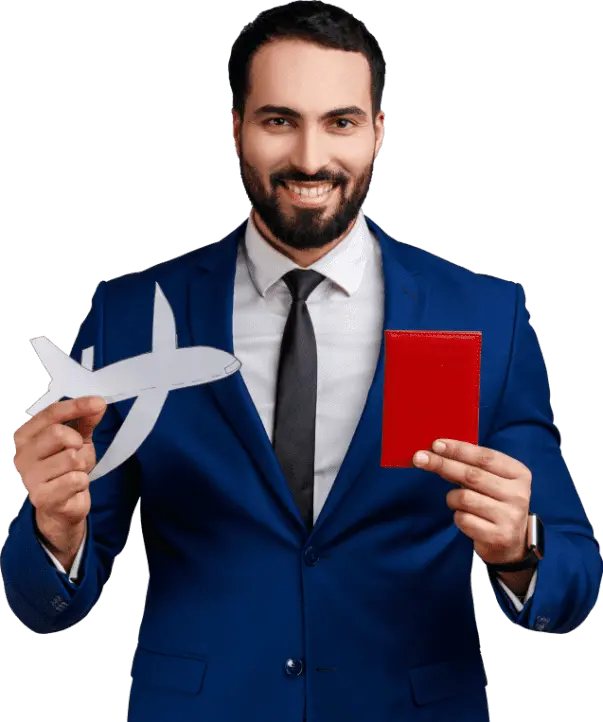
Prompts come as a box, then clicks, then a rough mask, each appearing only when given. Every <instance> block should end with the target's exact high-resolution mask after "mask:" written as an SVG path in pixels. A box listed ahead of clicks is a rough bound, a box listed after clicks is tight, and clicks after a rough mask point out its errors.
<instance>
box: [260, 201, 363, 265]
mask: <svg viewBox="0 0 603 722" xmlns="http://www.w3.org/2000/svg"><path fill="white" fill-rule="evenodd" d="M251 214H252V216H253V222H254V223H255V225H256V228H257V229H258V231H259V232H260V233H261V235H262V237H263V238H264V239H265V241H266V242H267V243H269V244H270V245H271V246H272V247H273V248H274V249H275V250H277V251H278V252H279V253H282V254H283V255H284V256H287V258H290V259H291V260H292V261H293V262H294V263H297V265H298V266H300V267H301V268H307V267H308V266H311V265H312V264H313V263H316V261H318V259H319V258H322V257H323V256H326V255H327V253H329V251H332V250H333V248H335V246H337V245H338V244H339V243H341V241H342V240H343V239H344V238H345V237H346V236H347V235H348V233H349V232H350V231H351V230H352V228H353V227H354V223H356V218H357V217H358V216H356V218H354V219H353V220H352V222H351V223H350V225H349V226H348V227H347V228H346V230H345V231H344V232H343V233H342V234H341V235H340V236H339V237H338V238H335V240H333V241H331V242H330V243H327V244H326V245H325V246H322V247H321V248H308V249H306V250H299V249H298V248H291V246H288V245H286V244H285V243H283V241H281V240H280V239H278V238H277V237H276V236H275V235H273V234H272V233H271V232H270V230H269V229H268V227H267V226H266V224H265V223H264V221H263V220H262V219H261V218H260V216H258V214H257V213H256V212H255V208H253V209H252V211H251Z"/></svg>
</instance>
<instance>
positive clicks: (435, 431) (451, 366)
mask: <svg viewBox="0 0 603 722" xmlns="http://www.w3.org/2000/svg"><path fill="white" fill-rule="evenodd" d="M481 348H482V333H481V331H385V376H384V387H383V431H382V437H381V466H382V467H386V466H395V467H414V468H417V467H415V465H414V464H413V463H412V457H413V456H414V455H415V453H416V452H417V451H419V450H420V449H431V445H432V444H433V442H434V441H435V440H436V439H438V438H446V439H458V440H460V441H468V442H470V443H471V444H477V441H478V427H479V382H480V361H481Z"/></svg>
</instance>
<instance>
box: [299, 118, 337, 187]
mask: <svg viewBox="0 0 603 722" xmlns="http://www.w3.org/2000/svg"><path fill="white" fill-rule="evenodd" d="M290 157H291V164H292V165H293V166H294V167H295V168H297V169H298V170H300V171H301V172H303V173H305V174H306V175H308V176H310V177H312V176H314V175H315V174H316V173H318V171H320V170H321V169H322V168H325V167H327V166H328V164H329V160H330V158H329V155H328V148H327V142H326V139H325V138H324V137H323V136H322V134H321V131H320V130H318V129H317V128H314V127H306V128H303V129H302V130H301V131H300V132H299V134H298V136H297V138H296V139H295V146H294V148H293V150H292V152H291V156H290Z"/></svg>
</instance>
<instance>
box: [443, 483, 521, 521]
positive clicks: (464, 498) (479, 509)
mask: <svg viewBox="0 0 603 722" xmlns="http://www.w3.org/2000/svg"><path fill="white" fill-rule="evenodd" d="M446 504H448V506H449V507H450V508H451V509H455V510H457V511H464V512H467V513H469V514H473V515H474V516H477V517H479V518H480V519H485V520H486V521H490V522H492V523H493V524H500V523H502V522H503V521H504V520H505V518H506V508H507V507H506V504H504V503H503V502H501V501H497V500H496V499H493V498H492V497H490V496H486V495H485V494H480V493H479V492H477V491H474V490H473V489H453V490H452V491H449V492H448V493H447V494H446Z"/></svg>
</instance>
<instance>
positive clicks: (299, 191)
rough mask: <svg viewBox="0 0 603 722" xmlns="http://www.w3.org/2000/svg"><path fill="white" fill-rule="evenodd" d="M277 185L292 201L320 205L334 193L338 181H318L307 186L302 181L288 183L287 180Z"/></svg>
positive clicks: (304, 204) (303, 204)
mask: <svg viewBox="0 0 603 722" xmlns="http://www.w3.org/2000/svg"><path fill="white" fill-rule="evenodd" d="M278 185H279V187H280V188H282V189H283V192H284V193H285V195H286V196H288V197H289V198H290V199H291V200H292V201H293V202H294V203H297V204H298V205H302V206H312V207H313V206H321V205H323V204H325V203H326V202H327V201H328V200H329V199H330V198H331V196H333V195H334V194H335V191H336V190H337V188H339V186H340V185H341V184H340V183H318V184H316V185H312V186H308V185H307V184H304V183H299V184H298V183H293V182H291V183H289V182H288V181H281V182H280V183H279V184H278Z"/></svg>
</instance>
